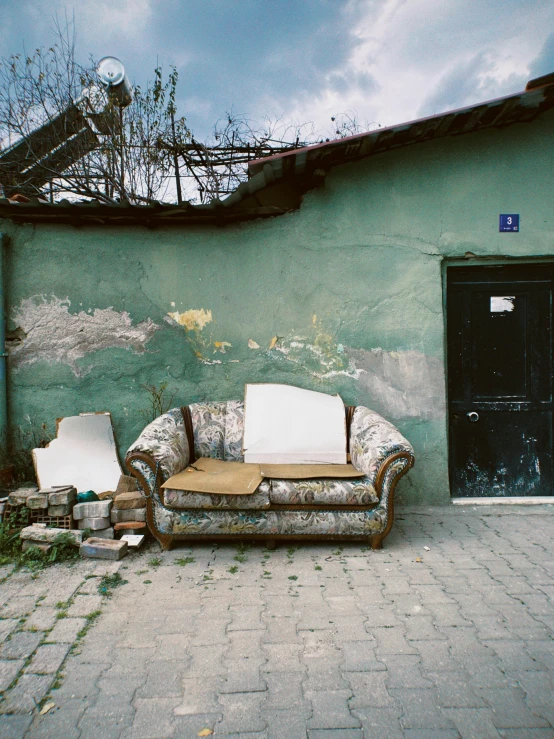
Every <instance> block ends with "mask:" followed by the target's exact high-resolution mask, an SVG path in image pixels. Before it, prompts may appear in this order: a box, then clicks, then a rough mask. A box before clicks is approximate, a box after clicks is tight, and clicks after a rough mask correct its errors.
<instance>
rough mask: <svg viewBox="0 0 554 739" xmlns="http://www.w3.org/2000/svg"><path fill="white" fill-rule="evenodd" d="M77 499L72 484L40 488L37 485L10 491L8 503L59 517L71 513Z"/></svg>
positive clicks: (44, 514)
mask: <svg viewBox="0 0 554 739" xmlns="http://www.w3.org/2000/svg"><path fill="white" fill-rule="evenodd" d="M76 500H77V491H76V490H75V488H74V487H73V486H72V485H66V486H64V487H62V486H60V487H53V488H41V489H40V490H38V489H37V488H36V487H23V488H19V489H18V490H16V491H15V492H13V493H10V495H9V497H8V504H9V505H10V506H14V507H21V506H25V507H26V508H28V509H29V510H30V511H33V512H35V513H38V514H42V515H43V516H51V517H54V518H59V517H63V516H69V515H71V512H72V510H73V506H74V505H75V501H76Z"/></svg>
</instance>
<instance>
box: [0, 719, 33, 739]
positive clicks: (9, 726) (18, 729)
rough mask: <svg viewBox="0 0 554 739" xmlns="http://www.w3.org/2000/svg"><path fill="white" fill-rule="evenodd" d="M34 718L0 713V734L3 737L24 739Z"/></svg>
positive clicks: (5, 738)
mask: <svg viewBox="0 0 554 739" xmlns="http://www.w3.org/2000/svg"><path fill="white" fill-rule="evenodd" d="M32 720H33V717H32V716H7V715H4V716H2V715H0V736H1V737H2V739H23V737H24V736H25V733H26V732H27V729H28V728H29V726H30V724H31V722H32Z"/></svg>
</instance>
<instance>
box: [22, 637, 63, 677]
mask: <svg viewBox="0 0 554 739" xmlns="http://www.w3.org/2000/svg"><path fill="white" fill-rule="evenodd" d="M69 648H70V645H69V644H44V645H43V646H41V647H38V649H37V651H36V652H35V654H34V655H33V658H32V660H31V661H30V662H29V664H28V665H27V667H26V668H25V672H26V673H29V674H33V675H54V674H55V673H56V672H57V671H58V669H59V668H60V665H61V664H62V662H63V661H64V659H65V658H66V656H67V653H68V652H69Z"/></svg>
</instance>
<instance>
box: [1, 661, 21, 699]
mask: <svg viewBox="0 0 554 739" xmlns="http://www.w3.org/2000/svg"><path fill="white" fill-rule="evenodd" d="M24 664H25V660H23V659H10V660H7V659H2V660H0V693H2V692H3V691H4V690H7V689H8V687H9V686H10V685H11V684H12V682H13V681H14V680H15V678H16V677H17V675H18V673H19V672H20V670H22V669H23V665H24Z"/></svg>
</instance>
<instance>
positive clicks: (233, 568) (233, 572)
mask: <svg viewBox="0 0 554 739" xmlns="http://www.w3.org/2000/svg"><path fill="white" fill-rule="evenodd" d="M238 571H239V568H238V565H231V566H230V567H229V569H228V570H227V572H230V573H231V575H236V573H237V572H238Z"/></svg>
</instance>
